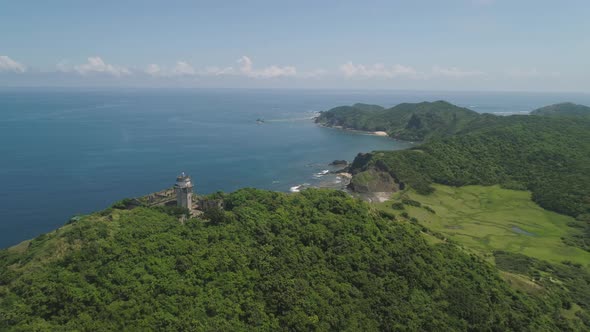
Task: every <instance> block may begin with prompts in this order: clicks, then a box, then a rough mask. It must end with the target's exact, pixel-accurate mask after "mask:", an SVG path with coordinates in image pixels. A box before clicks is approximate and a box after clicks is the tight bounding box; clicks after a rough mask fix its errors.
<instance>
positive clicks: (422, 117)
mask: <svg viewBox="0 0 590 332" xmlns="http://www.w3.org/2000/svg"><path fill="white" fill-rule="evenodd" d="M477 117H478V113H476V112H474V111H472V110H469V109H466V108H462V107H458V106H455V105H453V104H450V103H448V102H446V101H436V102H422V103H415V104H412V103H404V104H399V105H397V106H394V107H392V108H388V109H385V108H383V107H381V106H377V105H367V104H354V105H352V106H340V107H336V108H333V109H331V110H329V111H326V112H321V113H320V115H319V116H318V117H317V118H316V123H319V124H322V125H325V126H330V127H334V126H338V127H343V128H346V129H355V130H364V131H385V132H387V133H388V135H389V136H391V137H395V138H398V139H403V140H407V141H422V140H425V139H428V138H432V137H441V136H448V135H452V134H455V133H457V132H459V131H461V130H462V129H464V128H465V127H466V126H467V125H468V123H469V122H471V121H472V120H474V119H476V118H477Z"/></svg>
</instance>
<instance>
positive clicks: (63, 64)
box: [55, 60, 72, 73]
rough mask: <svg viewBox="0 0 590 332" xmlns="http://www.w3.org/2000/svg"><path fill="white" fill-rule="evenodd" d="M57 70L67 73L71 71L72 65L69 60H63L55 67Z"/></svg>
mask: <svg viewBox="0 0 590 332" xmlns="http://www.w3.org/2000/svg"><path fill="white" fill-rule="evenodd" d="M55 69H56V70H57V71H59V72H62V73H67V72H69V71H71V70H72V69H71V68H70V64H69V61H68V60H61V61H60V62H58V63H57V64H56V65H55Z"/></svg>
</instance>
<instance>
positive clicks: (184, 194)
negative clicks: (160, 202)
mask: <svg viewBox="0 0 590 332" xmlns="http://www.w3.org/2000/svg"><path fill="white" fill-rule="evenodd" d="M174 191H175V192H176V204H177V205H178V206H181V207H184V208H187V209H189V210H190V209H191V208H192V205H193V198H192V195H193V184H192V182H191V178H190V176H188V175H186V174H184V172H182V173H181V174H180V175H179V176H178V177H177V178H176V184H175V185H174Z"/></svg>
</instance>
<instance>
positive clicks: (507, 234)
mask: <svg viewBox="0 0 590 332" xmlns="http://www.w3.org/2000/svg"><path fill="white" fill-rule="evenodd" d="M435 187H436V191H435V192H434V193H433V194H431V195H427V196H423V195H419V194H416V193H415V192H412V191H408V192H405V193H403V194H402V193H396V194H394V195H393V197H392V200H389V201H387V202H383V203H378V204H376V205H377V207H378V208H379V209H382V210H386V211H388V212H390V213H395V214H397V215H399V214H400V213H401V212H403V211H400V210H394V209H392V208H391V205H392V203H394V202H396V201H399V200H400V199H401V196H402V195H405V197H407V198H410V199H412V200H416V201H419V202H420V203H421V204H422V207H414V206H409V205H405V211H406V212H407V213H408V214H409V216H410V217H415V218H417V219H418V222H419V223H420V224H421V225H423V226H425V227H426V228H428V229H430V230H432V231H434V232H439V233H442V234H444V235H445V236H447V237H448V238H450V239H452V240H454V241H456V242H458V243H461V244H463V245H464V246H465V247H466V248H469V249H473V250H475V251H477V252H479V253H480V254H482V255H483V256H485V257H490V254H491V253H492V251H494V250H505V251H511V252H516V253H521V254H524V255H527V256H530V257H534V258H538V259H543V260H546V261H549V262H554V263H558V262H563V261H566V260H568V261H572V262H574V263H580V264H582V265H583V266H585V267H587V268H589V267H590V253H589V252H586V251H584V250H582V249H580V248H576V247H572V246H568V245H566V244H564V243H563V242H562V240H561V237H565V236H567V235H568V234H570V233H571V232H575V231H576V230H575V229H574V228H571V227H569V226H567V224H568V222H571V221H573V219H572V218H571V217H568V216H564V215H561V214H558V213H555V212H551V211H547V210H544V209H543V208H541V207H539V206H538V205H537V204H535V203H534V202H533V201H532V200H531V194H530V193H529V192H526V191H517V190H508V189H502V188H500V187H499V186H490V187H484V186H465V187H459V188H457V187H448V186H442V185H436V186H435ZM424 206H429V207H431V208H432V209H433V210H434V211H435V212H436V213H432V212H429V211H427V210H426V209H425V208H424Z"/></svg>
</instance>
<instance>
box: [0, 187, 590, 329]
mask: <svg viewBox="0 0 590 332" xmlns="http://www.w3.org/2000/svg"><path fill="white" fill-rule="evenodd" d="M224 200H225V203H226V209H225V210H221V209H217V210H209V211H208V212H207V213H206V214H205V215H204V216H202V217H200V218H198V219H189V220H188V221H186V222H184V223H180V222H179V221H178V219H177V218H176V217H174V216H172V215H169V214H165V212H167V211H166V210H162V209H152V208H145V207H137V208H134V209H131V210H125V209H122V210H121V209H113V208H111V209H108V210H105V211H102V212H99V213H95V214H92V215H88V216H84V217H81V218H77V219H76V220H73V221H72V222H71V223H69V224H68V225H65V226H64V227H62V228H60V229H58V230H56V231H54V232H52V233H49V234H46V235H43V236H40V237H38V238H36V239H33V240H32V241H28V242H24V243H22V244H20V245H18V246H15V247H13V248H10V249H8V250H3V251H0V330H3V331H4V330H8V331H51V330H60V331H63V330H79V331H107V330H109V331H110V330H170V331H178V330H185V331H187V330H196V331H246V330H247V331H251V330H259V331H270V330H289V331H310V330H318V331H328V330H332V331H358V330H367V331H375V330H384V331H393V330H413V331H416V330H422V331H425V330H427V331H451V330H459V331H460V330H463V331H468V330H469V331H484V330H485V331H524V330H546V331H547V330H553V331H555V330H583V329H584V327H583V324H584V323H583V318H584V317H581V318H582V319H580V318H567V317H564V316H563V314H562V313H563V308H567V307H568V306H571V302H570V300H569V299H563V300H562V299H560V298H558V297H555V296H551V295H550V294H547V295H543V296H532V295H529V294H527V293H523V292H520V291H516V290H514V289H512V288H511V287H509V286H508V284H506V283H505V282H504V281H503V280H502V279H501V278H500V277H499V275H498V273H497V270H495V269H494V268H493V266H491V265H490V264H489V263H487V262H484V261H483V260H482V259H480V258H479V257H477V256H475V255H473V254H468V253H466V252H465V251H463V250H461V249H459V248H458V247H456V246H455V245H453V244H450V243H441V244H438V245H431V244H428V243H427V242H426V241H425V240H424V238H423V237H422V236H421V230H420V228H419V227H418V226H416V225H413V224H412V223H408V222H400V221H395V220H394V218H393V216H389V215H383V214H380V213H379V212H377V211H376V210H374V209H373V208H372V207H370V206H369V205H368V204H367V203H363V202H361V201H359V200H355V199H353V198H351V197H349V196H348V195H346V194H345V193H343V192H340V191H331V190H314V189H309V190H306V191H303V192H301V193H298V194H283V193H277V192H268V191H262V190H255V189H243V190H239V191H237V192H234V193H232V194H228V195H225V196H224ZM117 207H121V206H119V205H117ZM168 212H169V213H170V214H174V213H175V211H168Z"/></svg>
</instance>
